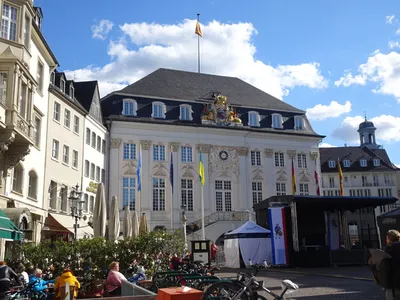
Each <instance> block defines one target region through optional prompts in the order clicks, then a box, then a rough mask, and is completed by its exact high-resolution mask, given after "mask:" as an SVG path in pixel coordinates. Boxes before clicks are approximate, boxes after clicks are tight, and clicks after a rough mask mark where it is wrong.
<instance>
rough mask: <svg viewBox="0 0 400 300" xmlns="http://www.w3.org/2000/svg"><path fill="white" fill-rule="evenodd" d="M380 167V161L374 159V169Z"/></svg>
mask: <svg viewBox="0 0 400 300" xmlns="http://www.w3.org/2000/svg"><path fill="white" fill-rule="evenodd" d="M380 165H381V160H380V159H379V158H374V167H379V166H380Z"/></svg>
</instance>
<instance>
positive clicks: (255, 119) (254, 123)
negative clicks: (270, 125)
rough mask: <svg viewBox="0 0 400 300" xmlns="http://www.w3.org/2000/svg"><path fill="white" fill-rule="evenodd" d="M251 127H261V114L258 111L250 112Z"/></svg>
mask: <svg viewBox="0 0 400 300" xmlns="http://www.w3.org/2000/svg"><path fill="white" fill-rule="evenodd" d="M248 125H249V126H250V127H260V114H259V113H258V112H256V111H249V123H248Z"/></svg>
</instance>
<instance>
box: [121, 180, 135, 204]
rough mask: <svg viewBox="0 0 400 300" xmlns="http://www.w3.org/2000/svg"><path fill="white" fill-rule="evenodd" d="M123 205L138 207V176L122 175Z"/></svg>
mask: <svg viewBox="0 0 400 300" xmlns="http://www.w3.org/2000/svg"><path fill="white" fill-rule="evenodd" d="M122 206H123V208H125V207H127V206H128V207H129V210H135V209H136V207H135V206H136V178H132V177H122Z"/></svg>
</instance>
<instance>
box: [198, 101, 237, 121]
mask: <svg viewBox="0 0 400 300" xmlns="http://www.w3.org/2000/svg"><path fill="white" fill-rule="evenodd" d="M213 100H214V102H213V103H208V104H204V107H203V110H202V112H201V123H202V124H211V125H220V126H221V125H222V126H243V124H242V120H241V119H240V118H239V115H238V113H237V112H236V109H235V108H233V107H230V106H229V103H228V99H227V97H225V96H223V95H221V94H214V95H213Z"/></svg>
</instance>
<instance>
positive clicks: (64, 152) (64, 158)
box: [63, 145, 69, 165]
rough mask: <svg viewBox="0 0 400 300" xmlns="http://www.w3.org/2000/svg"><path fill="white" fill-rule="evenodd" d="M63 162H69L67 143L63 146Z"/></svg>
mask: <svg viewBox="0 0 400 300" xmlns="http://www.w3.org/2000/svg"><path fill="white" fill-rule="evenodd" d="M63 163H64V164H67V165H68V164H69V147H68V146H67V145H64V147H63Z"/></svg>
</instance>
